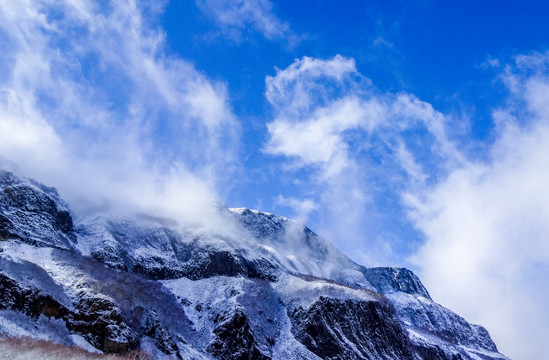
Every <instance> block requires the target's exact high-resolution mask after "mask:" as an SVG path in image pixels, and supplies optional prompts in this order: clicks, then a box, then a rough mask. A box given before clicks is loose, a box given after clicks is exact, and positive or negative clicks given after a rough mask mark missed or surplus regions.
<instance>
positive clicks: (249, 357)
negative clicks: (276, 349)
mask: <svg viewBox="0 0 549 360" xmlns="http://www.w3.org/2000/svg"><path fill="white" fill-rule="evenodd" d="M213 332H214V334H215V335H216V339H215V340H214V341H213V342H212V343H211V344H210V346H209V347H208V351H209V352H210V353H211V354H212V355H214V356H215V357H217V358H219V359H226V360H269V359H270V357H268V356H266V355H264V354H263V353H261V351H259V349H258V347H257V342H256V341H255V339H254V337H253V335H252V333H251V328H250V323H249V322H248V317H247V316H246V314H245V313H244V312H243V311H242V310H241V309H236V311H234V312H233V313H230V314H228V315H226V318H225V319H223V320H222V321H221V322H220V324H219V326H217V327H216V328H215V329H214V331H213Z"/></svg>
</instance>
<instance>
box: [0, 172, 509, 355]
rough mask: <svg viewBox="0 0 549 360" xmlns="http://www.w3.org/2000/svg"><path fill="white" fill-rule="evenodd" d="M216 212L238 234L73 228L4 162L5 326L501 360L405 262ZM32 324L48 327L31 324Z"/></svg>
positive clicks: (167, 346) (162, 343) (131, 343)
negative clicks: (361, 257) (365, 258)
mask: <svg viewBox="0 0 549 360" xmlns="http://www.w3.org/2000/svg"><path fill="white" fill-rule="evenodd" d="M220 211H221V212H222V214H220V216H223V217H225V218H227V220H228V221H229V220H230V221H233V222H234V224H233V225H235V227H237V228H238V227H239V226H240V228H238V231H235V232H227V233H222V232H216V231H213V230H208V229H206V230H204V229H198V230H197V228H193V227H188V228H187V227H185V226H180V225H178V224H177V223H176V222H173V221H168V220H166V219H161V218H158V217H154V216H148V215H127V216H126V215H124V216H120V217H115V216H112V215H97V216H95V215H94V216H95V217H90V218H86V219H80V220H79V222H78V224H76V226H75V225H74V224H73V219H72V216H71V213H70V211H69V208H68V206H67V205H66V204H65V203H64V202H63V201H62V200H61V199H60V198H59V195H58V194H57V192H56V191H55V189H53V188H49V187H46V186H43V185H41V184H38V183H36V182H33V181H31V180H25V179H21V178H18V177H17V176H15V175H13V174H11V173H8V172H5V171H0V241H1V242H0V335H1V334H2V333H3V332H7V333H9V334H11V335H10V336H20V334H23V335H25V336H31V337H32V336H35V337H36V338H44V336H46V335H45V332H48V331H50V330H49V329H57V330H59V329H61V330H59V331H60V332H63V334H64V335H62V336H64V337H63V338H60V337H56V336H58V335H56V334H55V333H51V334H47V336H48V338H51V339H53V340H56V341H59V342H61V343H65V344H72V343H73V342H74V343H75V344H76V345H78V346H82V347H83V348H91V349H92V350H94V349H93V347H95V348H96V349H98V350H101V351H103V352H107V353H116V354H120V353H127V352H129V351H132V350H134V349H138V348H140V347H141V348H142V349H146V350H147V351H148V352H149V351H150V352H151V354H152V355H151V356H152V357H153V358H155V359H163V358H167V357H171V358H180V359H211V357H212V356H214V357H216V358H218V359H229V360H232V359H235V360H237V359H238V360H240V359H260V360H267V359H270V358H271V357H273V358H278V359H281V358H282V359H287V360H293V359H318V358H322V359H399V360H400V359H404V360H406V359H410V360H411V359H413V360H430V359H437V360H461V359H463V360H473V359H474V360H478V359H482V360H492V359H499V360H504V359H506V358H505V357H504V356H502V355H501V354H499V353H498V351H497V348H496V346H495V344H494V343H493V341H492V339H491V338H490V336H489V334H488V332H487V331H486V329H484V328H483V327H481V326H477V325H471V324H469V323H468V322H467V321H466V320H465V319H463V318H462V317H460V316H459V315H457V314H455V313H453V312H452V311H450V310H448V309H446V308H444V307H442V306H440V305H438V304H436V303H435V302H434V301H432V299H431V298H430V296H429V293H428V292H427V290H426V289H425V288H424V286H423V285H422V284H421V282H420V280H419V279H418V278H417V276H415V275H414V274H413V273H412V272H411V271H410V270H407V269H403V268H371V269H367V268H364V267H362V266H360V265H358V264H356V263H354V262H353V261H351V260H350V259H349V258H347V257H346V256H344V255H343V254H341V253H340V252H339V251H338V250H337V249H336V248H335V247H333V245H331V244H330V243H329V242H328V241H326V240H324V239H322V238H321V237H319V236H318V235H316V234H315V233H314V232H312V231H311V230H310V229H308V228H307V227H305V226H303V225H301V224H298V223H296V222H294V221H292V220H288V219H286V218H283V217H280V216H277V215H273V214H268V213H262V212H259V211H256V210H249V209H243V208H240V209H229V210H227V209H222V210H220ZM26 319H31V321H28V322H26V321H27V320H26ZM40 321H43V322H46V323H48V322H49V323H50V325H51V324H53V325H51V326H49V327H48V326H45V325H44V326H42V325H40V326H42V328H41V329H42V330H41V331H42V333H39V332H36V333H35V332H33V331H34V330H33V329H34V326H35V325H36V324H39V322H40ZM37 331H38V330H37ZM53 332H55V331H53ZM59 336H61V335H59ZM71 336H72V337H75V339H76V340H75V339H73V338H71ZM82 338H83V339H82ZM84 340H86V341H87V342H88V343H89V344H86V343H85V341H84ZM90 344H91V345H90Z"/></svg>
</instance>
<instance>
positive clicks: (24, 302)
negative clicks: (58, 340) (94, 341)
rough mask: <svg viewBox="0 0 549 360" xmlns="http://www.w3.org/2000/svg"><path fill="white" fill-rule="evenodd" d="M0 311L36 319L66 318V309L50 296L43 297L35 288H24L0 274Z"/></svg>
mask: <svg viewBox="0 0 549 360" xmlns="http://www.w3.org/2000/svg"><path fill="white" fill-rule="evenodd" d="M0 309H11V310H18V311H21V312H22V313H24V314H26V315H28V316H32V317H38V316H40V315H41V314H42V315H45V316H47V317H54V318H60V317H66V316H67V315H68V311H67V309H66V308H65V307H64V306H63V305H61V304H60V303H59V302H58V301H56V300H55V299H53V298H52V297H51V296H50V295H45V294H42V293H41V292H40V290H39V289H36V288H24V287H22V286H20V285H19V284H18V283H17V282H16V281H15V280H14V279H12V278H10V277H8V276H6V275H4V274H1V273H0Z"/></svg>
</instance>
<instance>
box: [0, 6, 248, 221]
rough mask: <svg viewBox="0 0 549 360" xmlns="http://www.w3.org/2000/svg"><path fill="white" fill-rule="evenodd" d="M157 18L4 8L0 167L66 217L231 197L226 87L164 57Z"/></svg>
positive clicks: (235, 128) (111, 10)
mask: <svg viewBox="0 0 549 360" xmlns="http://www.w3.org/2000/svg"><path fill="white" fill-rule="evenodd" d="M161 11H162V6H161V5H159V3H158V2H155V1H144V2H136V1H134V0H124V1H112V2H108V3H101V5H100V4H99V3H93V2H91V3H90V2H87V1H81V0H66V1H53V2H52V1H47V0H25V1H5V2H1V3H0V41H1V42H2V43H3V44H7V45H6V46H3V51H4V53H3V54H2V60H3V61H2V63H1V65H0V130H1V131H0V140H1V144H0V158H2V159H3V162H4V163H5V164H16V167H17V170H18V171H19V172H20V173H22V174H24V175H28V176H33V177H36V178H38V179H39V180H41V181H44V182H47V183H49V184H52V185H56V186H58V187H59V188H60V190H61V192H62V193H63V195H64V196H66V197H68V200H69V201H71V203H72V205H73V207H84V205H86V206H100V205H102V204H105V203H108V202H110V203H113V202H114V203H117V204H118V205H121V204H126V205H124V206H136V207H138V208H139V209H146V208H147V207H154V208H155V209H156V210H159V211H165V212H166V211H168V210H169V212H171V214H172V215H173V214H183V213H185V214H188V215H192V214H196V213H198V211H196V210H194V209H193V207H196V206H202V205H204V204H207V203H209V201H210V198H211V197H215V196H216V192H217V190H219V189H226V188H229V185H230V180H229V179H230V177H231V175H232V174H233V173H234V171H235V170H236V169H237V166H238V165H237V158H236V152H237V146H238V137H239V124H238V122H237V121H236V119H235V116H234V115H233V114H232V110H231V107H230V105H229V102H228V99H227V90H226V87H225V85H224V84H222V83H219V82H214V81H212V80H210V79H208V78H207V77H206V76H204V75H203V74H201V73H200V72H198V71H197V70H195V69H194V67H193V66H192V65H191V64H189V63H188V62H186V61H185V60H183V59H179V58H176V57H171V56H167V55H165V53H164V34H163V33H162V32H161V31H159V30H158V29H157V28H156V27H155V26H154V24H155V18H156V16H158V15H159V14H160V12H161ZM83 189H85V190H84V191H83ZM73 200H78V201H73ZM204 206H205V205H204Z"/></svg>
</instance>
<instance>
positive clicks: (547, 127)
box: [410, 53, 549, 360]
mask: <svg viewBox="0 0 549 360" xmlns="http://www.w3.org/2000/svg"><path fill="white" fill-rule="evenodd" d="M501 79H502V80H503V81H504V82H505V83H506V84H507V86H508V87H509V90H510V97H509V99H508V105H507V106H506V107H504V108H501V109H498V110H496V111H494V120H495V121H496V124H497V130H498V136H497V140H496V141H495V143H494V144H493V146H492V148H491V151H490V158H489V160H488V161H486V162H467V163H465V164H463V165H462V166H458V167H456V168H455V169H453V170H452V171H451V173H450V175H449V176H448V177H447V178H446V179H445V180H444V181H442V182H440V183H439V184H437V185H436V186H434V187H432V188H429V189H428V190H427V191H426V192H424V193H423V194H422V195H419V196H411V197H410V204H411V205H412V206H413V208H414V209H415V210H414V212H413V214H414V217H415V221H416V224H417V226H418V227H419V229H420V230H421V231H422V232H423V233H424V234H425V235H426V237H427V241H426V243H425V244H424V245H423V246H422V247H421V249H420V250H419V252H418V253H417V254H416V255H415V260H416V263H417V266H418V267H419V268H420V269H421V277H422V279H423V280H424V281H425V283H426V286H427V287H428V288H429V290H430V292H431V294H432V295H433V298H434V299H436V300H437V301H440V302H442V303H444V304H446V305H448V306H449V307H451V308H452V309H456V310H457V311H458V312H459V313H460V314H462V315H464V316H465V317H466V318H468V319H470V320H472V321H474V322H480V323H482V324H484V325H485V326H487V328H488V329H489V330H490V332H491V333H492V335H493V337H494V340H495V341H496V343H497V344H499V346H500V350H501V351H502V352H503V353H505V354H507V355H509V356H510V357H511V358H513V359H539V360H541V359H545V358H546V357H547V355H546V354H545V351H540V350H541V349H545V347H546V341H547V334H548V333H549V311H548V310H547V304H546V301H545V300H546V299H547V298H549V282H547V278H548V277H549V238H548V234H549V222H548V221H547V219H549V195H548V194H549V193H548V191H547V184H548V183H549V181H548V180H549V157H548V154H549V101H548V99H549V53H545V54H533V55H527V56H518V57H516V58H515V62H514V64H512V65H509V66H507V67H506V68H505V69H504V71H503V74H502V76H501Z"/></svg>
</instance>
